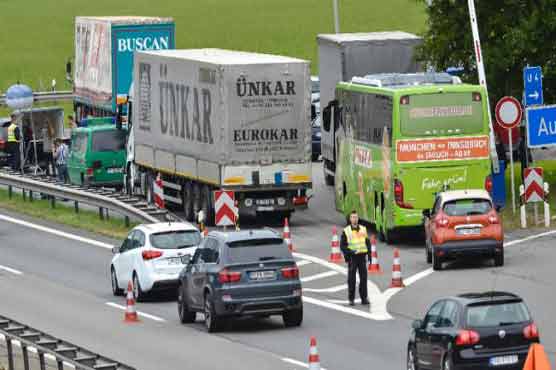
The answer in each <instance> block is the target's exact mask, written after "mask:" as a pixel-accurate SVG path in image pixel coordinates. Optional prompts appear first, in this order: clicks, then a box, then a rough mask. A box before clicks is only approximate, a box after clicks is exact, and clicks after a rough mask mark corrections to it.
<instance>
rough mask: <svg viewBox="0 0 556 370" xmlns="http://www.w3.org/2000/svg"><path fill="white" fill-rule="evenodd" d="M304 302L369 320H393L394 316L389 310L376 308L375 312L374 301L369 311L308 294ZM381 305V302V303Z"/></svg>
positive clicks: (304, 297)
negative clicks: (373, 308)
mask: <svg viewBox="0 0 556 370" xmlns="http://www.w3.org/2000/svg"><path fill="white" fill-rule="evenodd" d="M303 302H304V303H309V304H313V305H316V306H321V307H325V308H329V309H332V310H336V311H339V312H343V313H347V314H350V315H354V316H359V317H362V318H365V319H369V320H377V321H384V320H391V319H392V316H390V314H388V312H385V311H381V310H375V311H376V312H373V310H372V306H373V303H371V312H368V311H361V310H357V309H355V308H349V307H344V306H342V305H339V304H336V303H331V302H327V301H322V300H320V299H316V298H312V297H307V296H303ZM379 305H380V303H379Z"/></svg>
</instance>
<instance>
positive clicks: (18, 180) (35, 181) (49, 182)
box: [0, 171, 179, 226]
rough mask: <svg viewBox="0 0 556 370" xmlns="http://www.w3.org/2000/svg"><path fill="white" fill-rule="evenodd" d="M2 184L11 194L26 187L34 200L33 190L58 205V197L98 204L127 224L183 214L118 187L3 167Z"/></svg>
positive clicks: (157, 220)
mask: <svg viewBox="0 0 556 370" xmlns="http://www.w3.org/2000/svg"><path fill="white" fill-rule="evenodd" d="M0 184H2V185H6V186H8V194H9V196H10V198H11V196H12V193H13V188H18V189H22V191H23V198H24V199H26V197H27V192H29V200H30V201H32V200H33V192H35V193H40V194H45V195H47V196H49V197H50V201H51V205H52V207H55V202H56V198H62V199H69V200H72V201H74V203H75V212H79V203H84V204H88V205H91V206H94V207H98V209H99V216H100V218H101V219H104V218H105V217H106V216H107V212H105V210H112V211H114V212H116V213H119V214H121V215H122V216H124V217H125V222H126V225H127V226H129V224H130V222H129V220H130V218H134V219H139V220H141V222H148V223H151V222H160V221H168V220H174V221H179V218H177V217H176V216H175V215H173V214H171V213H169V212H168V211H167V210H163V209H158V208H156V207H154V206H152V205H149V204H148V203H147V202H145V201H144V200H142V199H140V198H139V197H135V196H128V195H125V194H122V193H120V192H117V191H115V190H110V189H105V188H98V189H97V188H86V187H81V186H76V185H67V184H62V183H60V182H57V181H56V180H54V179H52V178H48V177H44V176H43V177H41V176H34V175H21V174H19V173H17V172H13V171H10V172H8V171H0Z"/></svg>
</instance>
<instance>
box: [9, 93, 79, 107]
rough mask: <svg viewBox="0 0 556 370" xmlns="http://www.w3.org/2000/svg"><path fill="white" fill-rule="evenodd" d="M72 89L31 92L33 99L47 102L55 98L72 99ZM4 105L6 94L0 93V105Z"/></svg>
mask: <svg viewBox="0 0 556 370" xmlns="http://www.w3.org/2000/svg"><path fill="white" fill-rule="evenodd" d="M72 99H73V91H37V92H34V93H33V101H35V102H37V103H38V102H48V101H56V100H72ZM3 105H6V95H5V94H2V95H0V106H3Z"/></svg>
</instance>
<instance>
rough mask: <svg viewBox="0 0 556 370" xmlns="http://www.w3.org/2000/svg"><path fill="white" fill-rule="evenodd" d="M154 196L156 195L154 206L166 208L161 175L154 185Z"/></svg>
mask: <svg viewBox="0 0 556 370" xmlns="http://www.w3.org/2000/svg"><path fill="white" fill-rule="evenodd" d="M153 194H154V204H155V205H156V206H157V207H158V208H164V185H163V184H162V179H161V178H160V174H158V176H157V177H156V180H155V181H154V183H153Z"/></svg>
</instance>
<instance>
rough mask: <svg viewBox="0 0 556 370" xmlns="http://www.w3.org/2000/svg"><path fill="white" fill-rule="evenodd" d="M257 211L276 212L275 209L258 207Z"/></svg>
mask: <svg viewBox="0 0 556 370" xmlns="http://www.w3.org/2000/svg"><path fill="white" fill-rule="evenodd" d="M257 211H274V207H257Z"/></svg>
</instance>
